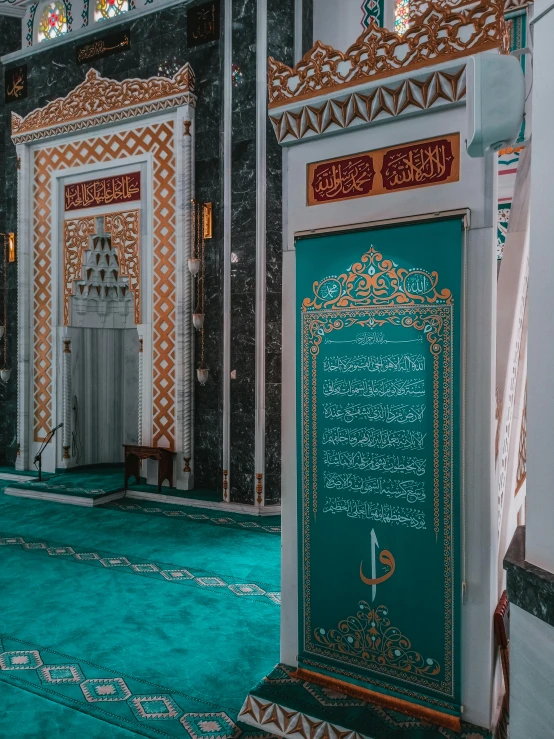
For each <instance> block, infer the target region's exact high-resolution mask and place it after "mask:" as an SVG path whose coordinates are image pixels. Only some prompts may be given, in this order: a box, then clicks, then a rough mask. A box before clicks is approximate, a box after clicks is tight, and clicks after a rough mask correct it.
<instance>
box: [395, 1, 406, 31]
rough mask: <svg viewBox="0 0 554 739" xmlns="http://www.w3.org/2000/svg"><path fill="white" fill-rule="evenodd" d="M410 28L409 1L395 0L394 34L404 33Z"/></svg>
mask: <svg viewBox="0 0 554 739" xmlns="http://www.w3.org/2000/svg"><path fill="white" fill-rule="evenodd" d="M409 27H410V0H396V8H395V11H394V30H395V31H396V33H400V34H402V33H406V31H407V30H408V28H409Z"/></svg>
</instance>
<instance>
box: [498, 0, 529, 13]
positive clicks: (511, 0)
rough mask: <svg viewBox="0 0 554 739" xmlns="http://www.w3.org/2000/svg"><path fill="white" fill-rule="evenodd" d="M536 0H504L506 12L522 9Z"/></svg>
mask: <svg viewBox="0 0 554 739" xmlns="http://www.w3.org/2000/svg"><path fill="white" fill-rule="evenodd" d="M534 2H535V0H504V12H505V13H511V12H513V11H514V10H521V9H522V8H526V7H527V6H528V5H533V3H534Z"/></svg>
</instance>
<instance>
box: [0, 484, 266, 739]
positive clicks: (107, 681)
mask: <svg viewBox="0 0 554 739" xmlns="http://www.w3.org/2000/svg"><path fill="white" fill-rule="evenodd" d="M5 484H6V485H8V484H9V483H5ZM1 490H2V488H0V520H1V521H2V528H3V531H4V532H5V533H2V534H0V538H1V542H2V543H1V544H0V603H1V609H0V639H1V643H0V694H1V695H2V711H0V736H1V737H2V739H20V738H21V737H29V738H31V737H32V738H33V739H35V737H44V738H45V739H54V737H61V736H64V737H65V736H67V737H70V738H71V739H72V738H73V737H75V738H77V737H78V738H79V739H81V738H83V739H85V738H86V739H123V738H124V737H127V736H129V737H131V736H149V737H182V738H183V739H196V738H198V739H205V738H206V737H214V738H216V739H235V738H236V739H238V738H239V737H241V738H242V737H259V738H260V739H264V738H265V739H268V738H269V737H270V736H271V734H270V732H265V731H259V730H256V729H253V728H252V727H248V726H246V725H245V724H243V723H242V722H240V721H238V712H239V710H240V707H241V704H242V702H243V700H244V696H245V695H246V694H247V693H248V690H249V689H250V688H251V687H252V685H254V684H255V683H256V682H257V681H258V680H259V679H261V677H262V676H263V675H264V674H266V673H267V671H268V670H269V669H270V668H271V666H272V665H273V664H275V663H276V662H277V661H278V658H279V618H280V614H279V611H280V609H279V606H278V604H277V602H276V600H277V596H276V595H275V600H274V599H273V597H270V595H271V594H272V593H275V594H276V593H278V592H279V589H280V587H279V583H280V572H279V570H280V565H279V560H280V539H279V537H278V536H276V535H275V534H274V533H270V532H265V531H263V530H262V529H260V528H258V527H256V528H254V529H251V528H250V527H242V526H240V525H239V524H240V523H248V522H249V517H240V516H234V515H233V514H231V515H230V516H229V518H230V519H231V520H232V521H233V523H232V524H229V525H227V524H214V525H206V524H207V523H208V522H209V521H210V520H211V519H212V518H218V517H221V512H216V511H214V512H213V516H212V512H211V511H203V510H202V511H200V510H199V509H188V508H185V509H184V510H185V511H187V512H188V511H190V513H191V515H193V516H196V515H201V516H203V515H204V514H205V515H206V516H207V517H206V518H201V519H200V520H198V519H194V518H188V517H173V516H165V515H163V513H161V514H158V513H154V514H151V515H150V514H144V513H141V512H140V511H139V513H140V515H132V514H133V513H136V512H137V511H136V509H135V510H133V511H131V512H128V511H124V510H121V509H119V508H102V507H101V508H82V507H77V506H67V505H62V504H59V503H53V502H50V501H43V500H32V499H28V498H19V497H12V496H6V495H3V494H2V492H1ZM156 507H158V506H156ZM159 507H160V509H161V510H166V507H165V506H163V505H160V506H159ZM225 517H226V516H225ZM257 521H258V522H260V523H264V519H257ZM179 575H183V576H184V577H180V576H179Z"/></svg>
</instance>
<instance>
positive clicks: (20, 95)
mask: <svg viewBox="0 0 554 739" xmlns="http://www.w3.org/2000/svg"><path fill="white" fill-rule="evenodd" d="M26 97H27V65H26V64H23V66H21V67H12V68H11V69H6V72H5V75H4V102H5V103H13V102H15V101H16V100H23V99H24V98H26Z"/></svg>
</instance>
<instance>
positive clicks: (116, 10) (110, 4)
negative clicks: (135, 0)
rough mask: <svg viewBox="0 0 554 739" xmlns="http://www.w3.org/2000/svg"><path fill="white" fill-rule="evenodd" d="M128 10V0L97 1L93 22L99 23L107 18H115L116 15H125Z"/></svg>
mask: <svg viewBox="0 0 554 739" xmlns="http://www.w3.org/2000/svg"><path fill="white" fill-rule="evenodd" d="M128 10H129V1H128V0H98V2H97V3H96V11H95V13H94V20H95V21H101V20H107V19H108V18H115V17H116V16H117V15H121V13H126V12H127V11H128Z"/></svg>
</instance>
